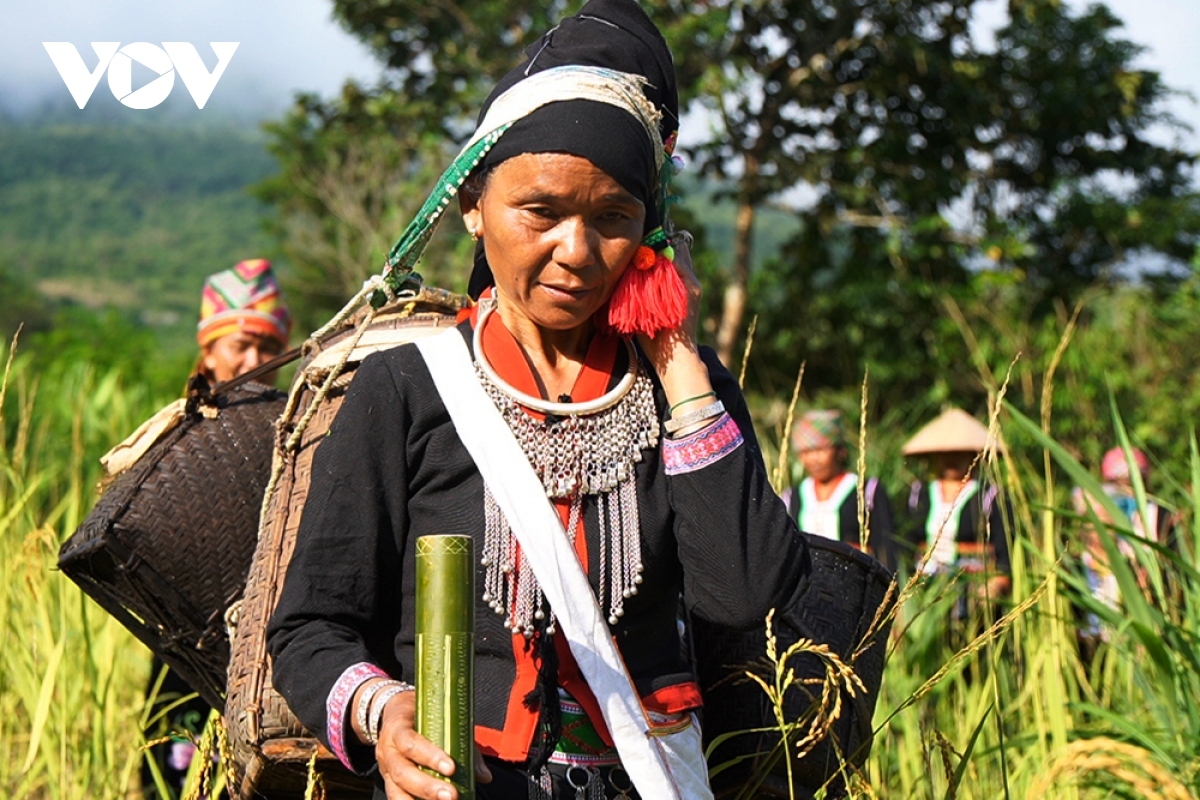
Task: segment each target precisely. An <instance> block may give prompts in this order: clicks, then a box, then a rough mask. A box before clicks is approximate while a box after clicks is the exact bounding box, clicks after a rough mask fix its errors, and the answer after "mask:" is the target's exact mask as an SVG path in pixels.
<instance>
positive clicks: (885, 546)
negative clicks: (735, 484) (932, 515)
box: [783, 409, 895, 568]
mask: <svg viewBox="0 0 1200 800" xmlns="http://www.w3.org/2000/svg"><path fill="white" fill-rule="evenodd" d="M792 446H793V447H794V448H795V449H796V454H797V455H798V456H799V458H800V462H801V463H802V464H803V465H804V472H805V477H804V480H802V481H801V482H800V484H799V485H798V486H794V487H789V488H788V489H787V490H786V491H785V492H784V497H783V500H784V503H786V504H787V507H788V511H790V512H791V513H792V515H793V516H794V517H795V518H796V521H797V523H798V524H799V526H800V530H802V531H805V532H806V533H811V534H815V535H817V536H824V537H825V538H827V539H835V540H837V541H840V542H845V543H846V544H849V545H851V546H853V547H856V548H858V549H860V550H861V549H863V541H864V540H866V543H867V550H868V551H869V552H870V553H871V554H872V555H873V556H875V557H876V558H878V559H879V560H880V561H882V562H883V563H884V564H885V565H887V566H888V567H889V568H894V566H895V564H894V561H895V553H894V547H893V546H892V545H893V541H894V537H895V525H894V522H893V518H892V505H891V503H890V502H889V501H888V497H887V493H886V492H885V491H884V489H883V486H882V485H881V484H880V481H879V479H878V478H873V477H871V478H867V481H866V486H865V487H864V488H863V492H862V495H863V497H864V498H865V502H866V514H865V521H866V531H867V534H866V535H865V536H864V535H862V533H861V531H860V526H861V521H860V519H859V509H858V497H859V480H858V475H856V474H855V473H853V472H850V471H848V470H847V469H846V465H847V464H848V462H849V450H848V448H847V443H846V428H845V424H844V422H843V420H842V412H840V411H835V410H828V409H819V410H813V411H808V412H806V413H805V414H804V415H803V416H802V417H801V418H800V420H799V421H798V422H797V423H796V425H795V427H793V429H792Z"/></svg>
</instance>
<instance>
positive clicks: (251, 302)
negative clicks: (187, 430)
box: [195, 258, 292, 384]
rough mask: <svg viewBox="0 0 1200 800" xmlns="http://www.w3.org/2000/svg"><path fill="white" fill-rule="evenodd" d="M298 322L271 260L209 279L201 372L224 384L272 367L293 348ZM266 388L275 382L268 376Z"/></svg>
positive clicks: (200, 338)
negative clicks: (291, 340)
mask: <svg viewBox="0 0 1200 800" xmlns="http://www.w3.org/2000/svg"><path fill="white" fill-rule="evenodd" d="M291 327H292V319H291V314H290V313H289V312H288V307H287V305H286V304H285V303H284V302H283V298H282V297H281V295H280V292H279V283H278V281H276V280H275V274H274V272H273V271H272V269H271V262H269V261H267V260H266V259H265V258H251V259H247V260H246V261H239V262H238V263H237V264H236V265H234V266H233V267H232V268H230V269H227V270H224V271H222V272H218V273H216V274H214V275H209V276H208V278H206V279H205V281H204V293H203V295H202V296H201V299H200V324H199V325H198V326H197V328H196V340H197V342H199V344H200V358H199V360H198V361H197V363H196V369H195V372H196V373H198V374H200V375H203V376H204V377H205V378H206V379H208V381H209V383H212V384H216V383H223V382H224V381H228V380H232V379H234V378H236V377H237V376H239V375H243V374H245V373H247V372H249V371H250V370H252V369H254V368H256V367H258V366H260V365H261V364H264V363H266V362H267V361H269V360H271V359H272V358H274V357H275V356H277V355H279V354H280V353H281V352H283V351H284V350H285V349H286V348H287V342H288V334H289V333H290V331H291ZM261 382H262V383H273V382H274V376H273V375H267V376H264V378H263V379H262V380H261Z"/></svg>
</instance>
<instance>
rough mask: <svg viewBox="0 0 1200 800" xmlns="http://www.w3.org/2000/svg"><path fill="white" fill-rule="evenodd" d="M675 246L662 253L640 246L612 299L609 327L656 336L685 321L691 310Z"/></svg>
mask: <svg viewBox="0 0 1200 800" xmlns="http://www.w3.org/2000/svg"><path fill="white" fill-rule="evenodd" d="M674 255H675V252H674V250H673V249H672V248H671V247H669V246H668V247H666V248H664V249H663V250H662V251H660V252H655V250H654V248H652V247H648V246H646V245H641V246H640V247H638V249H637V252H636V253H634V256H633V262H632V263H631V264H630V265H629V266H628V267H626V268H625V274H624V275H622V276H621V280H620V281H618V282H617V288H616V290H615V291H614V292H613V295H612V298H611V299H609V301H608V326H609V327H610V328H612V329H613V330H615V331H617V332H618V333H620V334H622V335H624V336H631V335H633V334H635V333H644V334H646V335H647V336H651V337H653V336H655V335H656V334H658V332H659V331H664V330H672V329H674V328H678V327H679V326H680V325H682V324H683V321H684V319H685V318H686V317H687V312H688V296H687V287H685V286H684V285H683V281H682V280H681V279H680V277H679V272H678V271H677V270H676V269H675V263H674V262H673V261H672V260H671V259H672V258H673V257H674Z"/></svg>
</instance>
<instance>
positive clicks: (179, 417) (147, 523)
mask: <svg viewBox="0 0 1200 800" xmlns="http://www.w3.org/2000/svg"><path fill="white" fill-rule="evenodd" d="M284 399H285V395H284V394H283V393H282V392H278V391H276V390H274V389H271V388H268V387H266V386H263V385H261V384H255V383H248V384H245V385H243V386H239V387H237V388H234V389H231V390H230V391H228V392H227V393H223V394H219V395H217V396H216V397H212V396H211V395H193V396H192V397H190V398H189V399H188V401H187V402H186V404H185V403H184V402H183V401H180V402H179V404H178V405H176V404H173V405H172V406H168V407H167V408H166V409H163V411H162V412H160V413H159V414H158V415H156V416H155V418H154V419H153V420H151V421H150V422H148V423H147V425H146V426H143V429H142V430H141V431H139V434H141V435H140V436H139V435H138V434H135V437H131V440H130V442H127V443H126V445H128V446H129V447H131V448H133V450H134V452H133V454H132V455H130V456H129V457H128V460H129V461H132V464H131V465H130V466H128V467H127V468H126V469H124V470H123V471H121V472H120V473H119V474H117V475H116V476H115V477H114V478H113V479H112V481H111V482H110V483H109V485H108V487H107V489H106V491H105V492H104V494H102V495H101V497H100V499H99V501H98V502H97V503H96V505H95V507H94V508H93V509H92V511H91V513H90V514H88V516H87V518H86V519H85V520H84V521H83V524H82V525H80V526H79V528H78V529H77V530H76V531H75V533H74V534H72V535H71V537H70V538H69V539H68V540H67V541H66V542H65V543H64V544H63V546H62V548H61V550H60V551H59V567H60V568H61V569H62V571H63V572H64V573H66V574H67V576H68V577H70V578H71V580H73V581H75V582H76V583H77V584H79V586H80V587H81V588H82V589H83V590H84V592H86V593H87V594H88V595H90V596H91V597H92V599H93V600H95V601H96V602H97V603H99V604H100V606H101V607H103V608H104V610H106V611H108V612H109V613H110V614H112V615H113V616H114V617H116V618H117V620H118V621H120V622H121V624H123V625H124V626H125V627H126V628H128V629H129V630H130V631H132V632H133V633H134V635H136V636H137V637H138V639H140V640H141V641H142V642H143V643H145V644H146V646H147V647H149V648H150V649H151V650H153V651H155V652H156V653H158V654H159V655H160V656H161V657H162V659H163V661H165V662H166V663H167V664H169V665H170V666H171V668H172V669H174V670H175V671H177V672H178V673H179V675H180V676H181V677H183V679H184V680H186V681H187V682H188V684H189V685H191V686H192V687H193V688H194V689H195V690H196V691H197V692H199V693H200V695H201V696H202V697H203V698H204V699H205V700H206V701H207V702H208V703H209V704H210V705H212V706H214V707H216V708H221V707H222V705H223V702H224V695H225V671H226V669H227V667H228V664H229V640H228V638H227V637H226V633H225V620H224V617H225V611H226V609H227V608H229V606H230V605H231V604H232V603H233V602H234V601H236V600H237V599H238V598H239V597H241V595H242V589H243V587H244V586H245V581H246V572H247V571H248V570H249V568H250V559H251V556H252V555H253V553H254V545H255V541H256V536H255V531H256V530H257V528H258V513H259V509H260V507H261V504H262V495H263V490H264V489H265V488H266V485H267V480H268V478H269V477H270V473H271V453H272V444H271V442H272V439H273V437H274V430H275V420H276V418H277V417H278V416H279V414H280V412H281V411H282V410H283V403H284ZM164 429H165V430H164ZM126 445H122V447H126ZM146 445H149V447H148V449H144V452H143V448H144V447H145V446H146ZM118 449H120V448H118ZM127 449H128V448H127ZM114 452H116V451H114Z"/></svg>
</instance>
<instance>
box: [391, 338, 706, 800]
mask: <svg viewBox="0 0 1200 800" xmlns="http://www.w3.org/2000/svg"><path fill="white" fill-rule="evenodd" d="M415 344H416V346H417V348H418V349H419V350H420V351H421V355H422V357H424V359H425V363H426V365H427V366H428V367H429V373H430V375H431V376H432V377H433V382H434V385H435V386H436V387H437V390H438V394H440V395H441V398H442V402H443V403H444V404H445V406H446V410H447V411H448V412H449V413H450V419H451V421H452V422H453V423H454V427H455V429H456V431H457V433H458V437H459V439H461V440H462V443H463V446H464V447H466V449H467V452H468V453H470V455H471V458H472V459H474V461H475V465H476V467H478V469H479V473H480V475H482V476H483V480H484V483H486V484H487V487H488V488H489V489H490V490H491V492H492V496H493V497H494V498H495V499H496V503H497V504H498V505H499V506H500V509H501V511H503V512H504V516H505V518H506V519H507V520H508V523H509V525H510V526H511V527H512V531H513V535H514V536H516V538H517V542H518V544H520V546H521V550H522V554H523V555H524V556H525V558H526V559H528V563H529V565H530V567H532V569H533V572H534V575H536V576H537V579H538V583H539V584H541V587H542V592H543V593H544V594H545V596H546V599H547V600H548V601H549V603H550V607H551V608H553V609H554V613H555V616H556V617H557V618H558V624H559V627H560V628H561V629H562V633H563V635H564V636H565V637H566V638H567V643H568V644H569V645H570V648H571V654H572V655H573V656H574V657H575V660H576V662H578V664H579V669H580V671H581V672H582V673H583V677H584V679H585V680H586V681H587V683H588V686H590V687H591V689H592V691H593V692H594V694H595V696H596V699H597V700H598V701H599V703H600V709H601V713H602V714H603V715H604V721H605V723H606V724H607V725H608V729H609V731H610V732H611V733H612V737H613V742H614V744H615V745H616V747H617V752H618V753H619V755H620V757H621V764H622V766H623V768H624V769H625V771H626V772H627V773H628V774H629V777H630V778H631V779H632V780H633V784H634V786H635V787H636V788H637V791H638V794H640V795H641V796H642V797H652V798H655V800H702V799H703V798H711V797H712V793H711V790H709V788H708V786H707V783H701V785H697V781H698V780H699V781H701V782H702V781H703V778H702V777H700V778H697V777H696V775H695V773H696V770H695V769H688V768H684V769H678V770H673V769H672V765H671V763H670V759H669V758H668V757H667V753H666V752H665V751H666V750H667V749H669V748H665V747H664V746H663V744H662V743H661V742H659V741H657V740H656V738H657V737H656V736H655V733H654V732H652V731H651V728H650V723H649V721H648V719H647V718H646V713H645V711H644V709H643V708H642V704H641V700H640V699H639V697H638V693H637V689H636V688H635V687H634V685H633V680H632V678H630V676H629V672H628V670H627V669H626V668H625V662H624V661H623V660H622V658H621V654H620V652H619V651H618V650H617V646H616V643H615V642H614V641H613V638H612V633H611V632H610V631H609V629H608V624H607V622H606V620H605V619H604V615H603V613H602V612H601V610H600V605H599V603H597V602H596V596H595V594H594V593H593V592H592V587H591V585H590V584H589V583H588V579H587V575H585V574H584V571H583V567H582V566H581V565H580V563H579V559H578V557H577V556H576V555H575V550H574V548H573V547H572V545H571V542H570V540H569V539H568V538H567V533H566V531H565V529H564V528H563V524H562V520H561V519H560V518H559V516H558V512H557V511H555V509H554V506H553V505H552V504H551V503H550V501H549V499H548V498H547V497H546V490H545V488H544V487H543V486H542V482H541V480H539V479H538V477H537V475H536V474H535V473H534V471H533V467H532V466H530V464H529V459H528V458H526V456H525V453H524V452H523V451H522V450H521V447H520V445H519V444H518V443H517V440H516V439H515V438H514V437H513V435H512V432H511V431H510V430H509V427H508V425H507V424H506V423H505V422H504V419H503V417H501V416H500V412H499V411H498V410H497V408H496V406H495V404H493V403H492V401H491V399H490V398H489V397H488V396H487V394H486V393H485V392H484V390H483V387H482V386H481V385H480V383H479V379H478V378H477V377H476V374H475V367H474V365H473V363H472V361H471V356H470V354H469V353H468V352H467V346H466V343H465V342H464V341H463V338H462V334H461V333H460V332H459V331H458V330H457V329H453V328H452V329H449V330H447V331H446V332H445V333H443V334H441V335H439V336H430V337H428V338H425V339H422V340H420V341H417V342H415ZM700 760H701V761H703V756H702V754H701V756H700ZM703 773H704V771H703V770H701V775H703Z"/></svg>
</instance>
